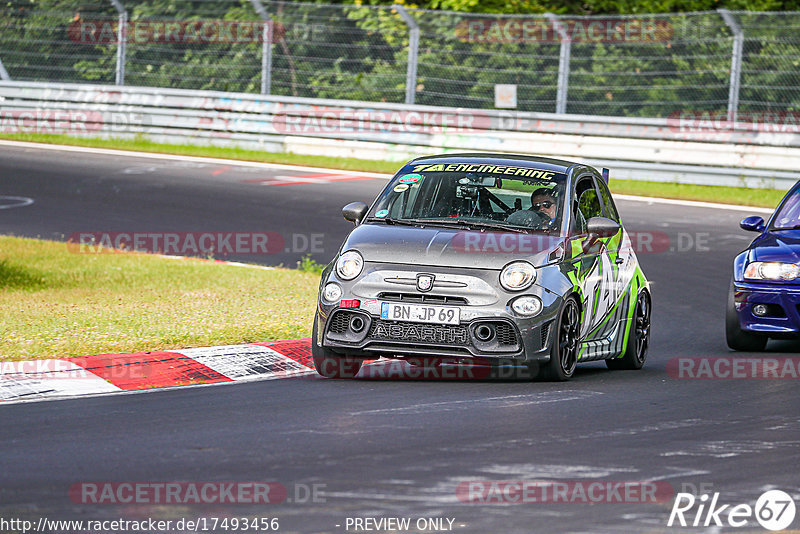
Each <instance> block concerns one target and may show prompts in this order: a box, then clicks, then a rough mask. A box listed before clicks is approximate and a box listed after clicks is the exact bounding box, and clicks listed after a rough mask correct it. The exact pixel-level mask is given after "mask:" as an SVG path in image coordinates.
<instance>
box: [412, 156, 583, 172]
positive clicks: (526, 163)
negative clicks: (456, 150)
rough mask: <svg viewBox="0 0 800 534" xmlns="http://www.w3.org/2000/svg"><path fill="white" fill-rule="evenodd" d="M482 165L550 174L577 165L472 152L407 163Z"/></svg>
mask: <svg viewBox="0 0 800 534" xmlns="http://www.w3.org/2000/svg"><path fill="white" fill-rule="evenodd" d="M422 161H424V162H426V163H432V164H435V163H443V164H445V163H465V162H474V163H483V164H494V165H509V166H511V165H513V166H517V167H530V168H536V169H544V170H548V171H552V172H559V173H566V172H567V171H568V170H569V168H570V167H574V166H576V165H579V164H578V163H575V162H572V161H565V160H561V159H553V158H543V157H541V156H529V155H525V154H495V153H491V152H473V153H465V154H438V155H433V156H423V157H420V158H416V159H414V160H412V161H411V162H409V163H419V162H422Z"/></svg>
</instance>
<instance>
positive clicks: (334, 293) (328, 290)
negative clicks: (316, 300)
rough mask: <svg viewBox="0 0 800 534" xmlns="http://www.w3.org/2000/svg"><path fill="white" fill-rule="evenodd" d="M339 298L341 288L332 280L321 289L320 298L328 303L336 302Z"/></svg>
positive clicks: (340, 296)
mask: <svg viewBox="0 0 800 534" xmlns="http://www.w3.org/2000/svg"><path fill="white" fill-rule="evenodd" d="M340 298H342V288H341V287H339V284H336V283H334V282H330V283H329V284H328V285H326V286H325V289H324V290H323V291H322V299H323V300H324V301H325V302H328V303H329V304H333V303H334V302H338V301H339V299H340Z"/></svg>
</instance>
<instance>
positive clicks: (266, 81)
mask: <svg viewBox="0 0 800 534" xmlns="http://www.w3.org/2000/svg"><path fill="white" fill-rule="evenodd" d="M250 3H251V4H253V9H255V10H256V13H257V14H258V16H259V17H261V20H262V21H263V22H264V30H263V33H262V35H261V94H262V95H268V94H270V91H272V31H273V28H272V19H271V18H270V16H269V13H267V10H266V9H264V5H263V4H262V3H261V0H250Z"/></svg>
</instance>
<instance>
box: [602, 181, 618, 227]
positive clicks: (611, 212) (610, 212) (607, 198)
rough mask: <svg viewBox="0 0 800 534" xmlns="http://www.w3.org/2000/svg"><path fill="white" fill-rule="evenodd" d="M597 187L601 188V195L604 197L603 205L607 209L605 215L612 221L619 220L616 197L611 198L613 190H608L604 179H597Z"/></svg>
mask: <svg viewBox="0 0 800 534" xmlns="http://www.w3.org/2000/svg"><path fill="white" fill-rule="evenodd" d="M597 188H598V189H600V196H601V197H603V206H604V207H605V209H606V215H605V216H606V217H608V218H609V219H611V220H612V221H616V222H619V213H617V207H616V206H615V205H614V199H612V198H611V191H609V190H608V186H607V185H606V183H605V182H604V181H602V180H597Z"/></svg>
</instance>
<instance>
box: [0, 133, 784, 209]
mask: <svg viewBox="0 0 800 534" xmlns="http://www.w3.org/2000/svg"><path fill="white" fill-rule="evenodd" d="M0 139H11V140H16V141H30V142H35V143H49V144H59V145H76V146H87V147H97V148H112V149H118V150H138V151H144V152H158V153H164V154H183V155H187V156H204V157H214V158H226V159H238V160H245V161H261V162H266V163H284V164H289V165H310V166H314V167H325V168H331V169H344V170H352V171H364V172H380V173H387V174H394V172H395V171H397V169H398V168H399V167H400V165H402V163H404V162H391V161H373V160H363V159H355V158H333V157H328V156H305V155H300V154H288V153H273V152H261V151H258V150H247V149H242V148H223V147H212V146H194V145H170V144H161V143H154V142H152V141H148V140H147V139H146V138H144V137H139V138H136V139H95V138H82V137H72V136H67V135H52V134H0ZM611 190H612V191H613V192H614V193H618V194H626V195H640V196H645V197H660V198H674V199H682V200H699V201H705V202H719V203H722V204H741V205H745V206H761V207H766V208H774V207H775V206H777V205H778V202H779V201H780V199H781V198H783V195H784V194H785V193H786V192H785V191H784V190H777V189H752V188H747V187H727V186H707V185H682V184H675V183H666V182H644V181H638V180H614V171H613V169H612V171H611Z"/></svg>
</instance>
